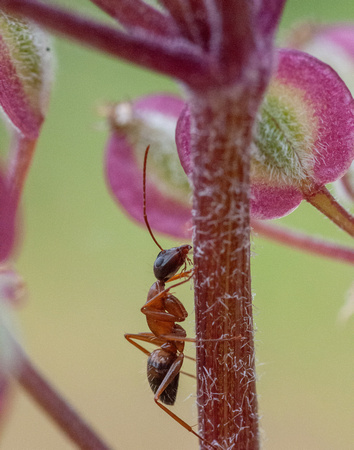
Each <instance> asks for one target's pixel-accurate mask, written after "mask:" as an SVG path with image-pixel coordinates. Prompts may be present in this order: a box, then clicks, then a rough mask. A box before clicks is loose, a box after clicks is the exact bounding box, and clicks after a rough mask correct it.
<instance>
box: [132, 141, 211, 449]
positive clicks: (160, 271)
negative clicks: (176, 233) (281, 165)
mask: <svg viewBox="0 0 354 450" xmlns="http://www.w3.org/2000/svg"><path fill="white" fill-rule="evenodd" d="M149 148H150V146H147V148H146V150H145V156H144V169H143V199H144V202H143V212H144V220H145V224H146V227H147V229H148V231H149V233H150V235H151V237H152V239H153V241H154V242H155V244H156V245H157V246H158V247H159V249H160V250H161V251H160V253H159V254H158V255H157V258H156V260H155V263H154V275H155V277H156V279H157V281H155V283H154V284H153V285H152V286H151V288H150V290H149V293H148V296H147V301H146V303H145V305H144V306H143V307H142V308H141V312H142V313H143V314H145V316H146V321H147V325H148V327H149V328H150V330H151V332H150V333H149V332H147V333H138V334H125V338H126V339H127V340H128V341H129V342H130V343H131V344H133V345H134V346H135V347H136V348H138V349H139V350H141V351H142V352H143V353H145V354H146V355H147V356H148V361H147V377H148V381H149V384H150V387H151V389H152V391H153V392H154V394H155V396H154V400H155V403H156V404H157V405H158V406H159V407H160V408H161V409H163V410H164V411H165V412H166V413H167V414H168V415H169V416H170V417H172V418H173V419H174V420H176V421H177V422H178V423H179V424H180V425H182V426H183V427H184V428H185V429H186V430H188V431H190V432H191V433H193V434H194V435H195V436H197V437H198V438H199V439H201V440H203V441H205V440H204V439H203V438H202V437H201V436H200V435H199V434H197V433H196V432H195V431H194V430H193V429H192V427H191V426H190V425H188V424H187V423H186V422H184V421H183V420H182V419H181V418H180V417H178V416H177V415H176V414H174V413H173V412H172V411H170V410H169V409H168V408H167V407H166V406H165V405H173V404H174V403H175V400H176V396H177V390H178V381H179V374H180V372H181V367H182V364H183V359H184V354H183V350H184V344H185V342H186V341H188V342H194V341H195V340H194V339H188V338H187V337H186V335H187V334H186V331H185V330H184V329H183V328H182V327H181V325H179V324H178V323H176V322H183V321H184V320H185V319H186V318H187V316H188V313H187V311H186V309H185V307H184V306H183V304H182V303H181V302H180V301H179V300H178V299H177V298H176V297H175V296H174V295H172V294H170V290H171V289H173V288H175V287H177V286H179V285H181V284H184V283H186V282H188V281H189V280H190V279H191V278H192V277H193V270H189V271H186V268H187V262H188V263H189V264H192V262H191V260H190V259H189V257H188V253H189V251H190V250H191V248H192V247H191V246H190V245H188V244H185V245H181V246H180V247H173V248H170V249H168V250H164V249H163V248H162V247H161V245H160V244H159V243H158V242H157V240H156V238H155V236H154V234H153V232H152V230H151V228H150V225H149V221H148V218H147V214H146V163H147V156H148V152H149ZM183 265H184V268H183V270H182V272H180V273H179V274H177V275H176V273H177V272H178V270H179V269H180V268H181V267H182V266H183ZM181 278H184V280H183V281H180V282H178V283H176V284H174V285H173V286H170V287H169V288H167V289H166V288H165V283H166V282H171V281H176V280H179V279H181ZM135 341H143V342H149V343H152V344H154V345H157V346H159V348H157V349H156V350H154V351H153V352H149V351H148V350H146V349H145V348H144V347H142V346H141V345H140V344H138V343H137V342H135ZM210 445H211V444H210ZM213 448H214V447H213Z"/></svg>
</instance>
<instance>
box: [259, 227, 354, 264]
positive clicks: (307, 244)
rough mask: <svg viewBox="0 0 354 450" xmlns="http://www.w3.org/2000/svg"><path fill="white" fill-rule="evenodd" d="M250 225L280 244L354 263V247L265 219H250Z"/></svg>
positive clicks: (261, 235)
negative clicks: (328, 240)
mask: <svg viewBox="0 0 354 450" xmlns="http://www.w3.org/2000/svg"><path fill="white" fill-rule="evenodd" d="M251 225H252V228H253V230H254V231H255V232H256V233H259V235H260V237H265V238H267V239H272V240H273V241H275V242H278V243H280V244H284V245H288V246H289V247H293V248H295V249H297V250H302V251H305V252H308V253H311V254H314V255H320V256H326V257H327V258H332V259H335V260H336V261H340V262H346V263H349V264H354V248H349V247H344V246H343V245H339V244H336V243H335V242H327V241H325V240H324V239H320V238H316V237H314V236H309V235H307V234H305V233H302V232H300V231H296V230H291V229H288V228H285V227H281V226H277V225H274V224H272V223H267V222H265V221H260V220H252V222H251Z"/></svg>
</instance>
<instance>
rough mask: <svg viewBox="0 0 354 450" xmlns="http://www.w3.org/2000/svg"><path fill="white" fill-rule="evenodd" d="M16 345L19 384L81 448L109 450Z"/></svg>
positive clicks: (14, 344)
mask: <svg viewBox="0 0 354 450" xmlns="http://www.w3.org/2000/svg"><path fill="white" fill-rule="evenodd" d="M13 346H14V350H15V355H16V359H17V361H18V363H19V366H20V367H19V373H18V375H17V381H18V382H19V384H20V385H21V386H22V387H23V388H24V389H25V391H26V392H27V393H28V394H29V395H30V396H31V397H32V398H33V400H35V401H36V402H37V403H38V405H39V406H40V407H41V408H42V409H44V411H45V412H46V413H47V414H48V416H50V417H51V418H52V420H53V421H54V422H55V423H56V424H57V425H58V426H59V428H61V430H62V431H63V432H64V433H65V434H66V435H67V436H68V437H69V438H70V439H71V440H72V441H73V442H74V443H75V444H76V445H77V446H78V448H81V449H85V450H109V448H110V447H108V446H107V445H106V444H105V443H104V442H103V441H102V440H101V439H100V438H99V437H98V436H97V435H96V433H95V432H94V431H93V430H92V428H91V427H90V426H89V425H88V424H87V423H86V422H85V421H84V420H83V419H82V418H81V417H80V416H79V415H78V413H77V412H76V411H74V409H73V408H72V407H71V406H70V405H69V404H68V403H67V402H66V401H65V400H64V399H63V398H62V397H61V396H60V395H59V394H58V393H57V392H56V390H55V389H54V388H53V387H52V386H51V385H50V384H49V382H48V381H46V380H45V378H44V377H43V376H42V375H41V374H40V373H39V371H38V369H37V368H36V367H35V366H34V365H33V364H32V362H31V361H30V359H29V358H28V356H27V355H26V354H25V352H24V351H23V350H22V348H21V347H20V346H19V344H17V343H16V342H13Z"/></svg>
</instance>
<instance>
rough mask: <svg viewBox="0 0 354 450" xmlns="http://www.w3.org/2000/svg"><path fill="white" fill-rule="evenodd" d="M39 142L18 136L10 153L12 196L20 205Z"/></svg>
mask: <svg viewBox="0 0 354 450" xmlns="http://www.w3.org/2000/svg"><path fill="white" fill-rule="evenodd" d="M36 144H37V140H33V139H28V138H26V137H24V136H22V135H20V134H17V135H16V136H15V138H14V142H13V144H12V147H13V148H12V149H11V151H10V162H9V169H8V183H9V187H10V191H11V195H12V196H13V198H14V199H15V202H16V203H18V202H19V200H20V197H21V193H22V190H23V187H24V183H25V181H26V178H27V173H28V170H29V168H30V165H31V162H32V159H33V155H34V151H35V148H36Z"/></svg>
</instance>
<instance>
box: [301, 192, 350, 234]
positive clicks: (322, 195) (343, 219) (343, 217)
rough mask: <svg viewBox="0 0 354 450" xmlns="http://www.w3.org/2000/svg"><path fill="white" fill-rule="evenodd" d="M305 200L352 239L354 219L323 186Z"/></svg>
mask: <svg viewBox="0 0 354 450" xmlns="http://www.w3.org/2000/svg"><path fill="white" fill-rule="evenodd" d="M305 199H306V200H307V201H308V202H309V203H311V205H313V206H314V207H315V208H317V209H318V210H319V211H321V213H323V214H324V215H325V216H327V217H328V218H329V219H331V220H332V222H334V223H335V224H336V225H338V226H339V227H340V228H341V229H342V230H344V231H345V232H347V233H348V234H349V235H350V236H353V237H354V217H353V216H352V215H351V214H349V213H348V211H346V210H345V209H344V208H343V206H341V205H340V204H339V203H338V202H337V201H336V199H335V198H334V197H333V196H332V194H331V193H330V192H329V191H328V189H327V188H326V187H325V186H323V187H322V188H321V189H319V190H318V191H316V194H314V195H308V196H306V197H305Z"/></svg>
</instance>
